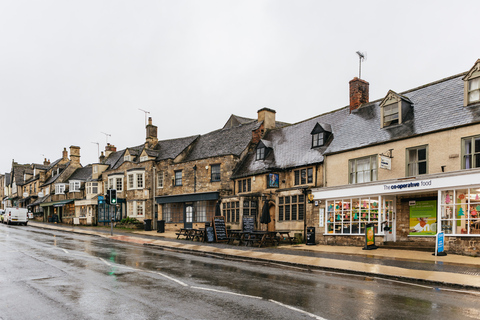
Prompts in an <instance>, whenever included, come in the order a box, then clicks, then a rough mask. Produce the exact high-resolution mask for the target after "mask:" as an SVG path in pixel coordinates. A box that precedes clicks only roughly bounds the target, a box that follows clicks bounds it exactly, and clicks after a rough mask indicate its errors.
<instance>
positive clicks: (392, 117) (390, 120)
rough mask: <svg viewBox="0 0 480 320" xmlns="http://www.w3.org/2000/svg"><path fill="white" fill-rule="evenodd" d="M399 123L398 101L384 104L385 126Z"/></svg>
mask: <svg viewBox="0 0 480 320" xmlns="http://www.w3.org/2000/svg"><path fill="white" fill-rule="evenodd" d="M396 123H398V102H395V103H393V104H389V105H385V106H383V126H385V127H386V126H389V125H392V124H396Z"/></svg>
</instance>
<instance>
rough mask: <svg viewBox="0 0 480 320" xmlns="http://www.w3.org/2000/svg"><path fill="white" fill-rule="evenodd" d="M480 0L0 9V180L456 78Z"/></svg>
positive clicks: (474, 39)
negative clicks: (356, 93)
mask: <svg viewBox="0 0 480 320" xmlns="http://www.w3.org/2000/svg"><path fill="white" fill-rule="evenodd" d="M479 9H480V1H478V0H475V1H439V0H436V1H419V0H416V1H395V2H393V1H367V0H364V1H320V0H318V1H300V0H294V1H293V0H292V1H278V0H276V1H273V0H272V1H262V0H253V1H245V0H242V1H227V0H219V1H205V0H204V1H200V0H196V1H179V0H175V1H174V0H169V1H159V0H155V1H146V0H140V1H139V0H136V1H133V0H123V1H122V0H112V1H101V0H94V1H88V0H82V1H74V0H69V1H65V0H51V1H47V0H42V1H34V0H31V1H22V0H0V30H1V33H0V34H1V37H0V108H1V109H0V110H1V113H0V116H1V118H0V119H1V132H2V135H1V136H2V138H1V141H0V150H1V151H0V152H1V153H0V154H1V157H0V173H5V172H9V171H10V169H11V162H12V159H15V161H16V162H19V163H42V162H43V159H44V158H47V159H50V160H51V161H54V160H56V159H58V158H60V157H61V155H62V150H63V148H64V147H66V148H67V150H68V149H69V147H70V146H71V145H75V146H79V147H80V148H81V150H80V155H81V162H82V164H83V165H87V164H89V163H95V162H98V157H97V155H98V151H97V145H96V144H94V143H92V142H98V143H99V144H100V150H104V148H105V144H106V136H105V135H104V134H102V132H104V133H108V134H111V136H110V137H108V142H109V143H112V144H114V145H115V146H116V147H117V150H120V149H124V148H125V147H131V146H137V145H140V144H142V143H144V142H145V113H144V112H142V111H140V110H139V108H140V109H143V110H146V111H149V112H150V114H149V116H151V117H152V118H153V123H154V124H155V125H157V126H158V137H159V139H171V138H179V137H184V136H190V135H194V134H204V133H208V132H210V131H213V130H216V129H219V128H221V127H222V126H223V125H224V124H225V122H226V121H227V120H228V118H229V116H230V115H231V114H235V115H239V116H243V117H249V118H256V117H257V110H259V109H260V108H262V107H265V106H266V107H269V108H271V109H274V110H276V112H277V113H276V116H277V120H279V121H284V122H289V123H295V122H298V121H302V120H304V119H307V118H311V117H313V116H315V115H319V114H322V113H325V112H328V111H331V110H334V109H338V108H341V107H344V106H346V105H348V103H349V97H348V81H350V80H351V79H353V77H355V76H358V62H359V61H358V56H357V55H356V53H355V52H356V51H361V52H366V53H367V60H366V61H365V62H364V63H363V64H362V78H363V79H365V80H367V81H368V82H369V83H370V100H371V101H373V100H376V99H380V98H383V97H384V96H385V95H386V94H387V92H388V90H389V89H391V90H393V91H396V92H402V91H405V90H408V89H411V88H414V87H417V86H420V85H423V84H426V83H429V82H432V81H436V80H439V79H442V78H445V77H448V76H451V75H455V74H458V73H460V72H464V71H468V70H469V69H470V68H471V67H472V66H473V64H474V63H475V61H476V60H477V59H478V58H480V42H479V38H478V13H479V12H480V10H479Z"/></svg>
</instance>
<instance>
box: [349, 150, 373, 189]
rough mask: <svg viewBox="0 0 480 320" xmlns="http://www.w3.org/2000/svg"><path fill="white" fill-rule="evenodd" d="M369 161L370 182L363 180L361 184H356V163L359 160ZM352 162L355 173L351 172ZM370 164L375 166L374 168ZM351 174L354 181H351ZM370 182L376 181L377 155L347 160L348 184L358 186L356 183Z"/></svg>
mask: <svg viewBox="0 0 480 320" xmlns="http://www.w3.org/2000/svg"><path fill="white" fill-rule="evenodd" d="M365 159H369V169H368V171H369V173H370V174H369V176H370V180H369V181H365V180H363V181H362V182H358V173H359V172H358V165H357V163H358V161H360V160H365ZM352 162H355V169H356V170H355V171H353V170H352ZM372 163H373V164H375V166H374V167H372ZM365 171H366V170H363V171H362V172H365ZM353 174H355V181H353V180H352V177H353ZM372 181H378V154H374V155H369V156H365V157H360V158H355V159H349V160H348V184H358V183H366V182H372Z"/></svg>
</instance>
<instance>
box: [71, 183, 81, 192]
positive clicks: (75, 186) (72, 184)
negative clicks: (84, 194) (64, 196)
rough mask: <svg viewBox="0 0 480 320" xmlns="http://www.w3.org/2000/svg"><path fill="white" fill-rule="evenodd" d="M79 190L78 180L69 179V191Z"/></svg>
mask: <svg viewBox="0 0 480 320" xmlns="http://www.w3.org/2000/svg"><path fill="white" fill-rule="evenodd" d="M79 191H80V181H70V182H69V192H79Z"/></svg>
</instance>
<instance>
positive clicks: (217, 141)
mask: <svg viewBox="0 0 480 320" xmlns="http://www.w3.org/2000/svg"><path fill="white" fill-rule="evenodd" d="M258 127H259V124H258V123H257V122H256V121H254V122H250V123H247V124H241V125H238V126H236V127H231V128H225V129H220V130H216V131H213V132H210V133H207V134H205V135H201V136H199V138H198V140H197V141H196V142H195V144H194V146H193V148H192V149H191V150H190V151H189V153H188V155H187V156H186V157H185V159H184V161H194V160H199V159H205V158H211V157H218V156H225V155H235V156H240V154H241V153H242V152H243V151H244V150H245V149H246V148H247V146H248V145H249V143H250V141H251V139H252V131H253V130H256V129H258Z"/></svg>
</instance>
